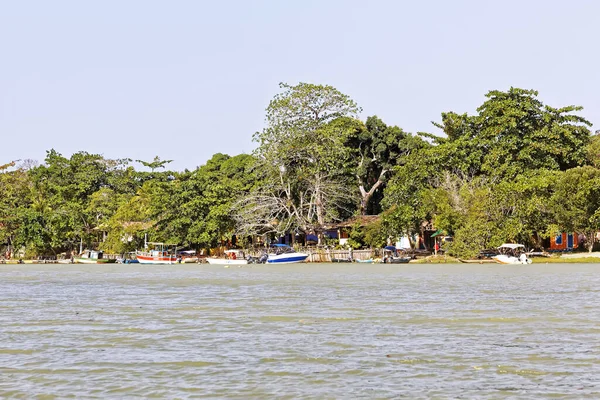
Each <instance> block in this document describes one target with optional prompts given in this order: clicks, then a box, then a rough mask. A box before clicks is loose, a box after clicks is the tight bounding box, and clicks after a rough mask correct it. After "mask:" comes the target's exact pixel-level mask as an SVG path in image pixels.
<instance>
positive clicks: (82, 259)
mask: <svg viewBox="0 0 600 400" xmlns="http://www.w3.org/2000/svg"><path fill="white" fill-rule="evenodd" d="M61 261H63V260H61ZM73 262H74V263H75V264H112V263H115V262H117V260H116V259H113V258H105V257H104V252H103V251H96V250H84V251H83V252H81V254H79V255H78V256H77V257H73Z"/></svg>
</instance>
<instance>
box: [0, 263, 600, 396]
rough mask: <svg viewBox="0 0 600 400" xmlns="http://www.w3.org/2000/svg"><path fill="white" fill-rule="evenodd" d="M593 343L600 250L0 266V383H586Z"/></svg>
mask: <svg viewBox="0 0 600 400" xmlns="http://www.w3.org/2000/svg"><path fill="white" fill-rule="evenodd" d="M599 357H600V265H589V264H587V265H584V264H572V265H559V264H550V265H539V264H535V265H527V266H499V265H489V264H485V265H412V264H411V265H392V266H388V265H364V264H361V265H356V264H355V265H340V264H336V265H329V264H296V265H287V266H267V265H251V266H250V265H249V266H244V267H243V268H238V267H231V268H223V267H220V266H208V265H173V266H140V265H135V264H130V265H108V266H101V265H98V266H96V265H85V266H77V265H2V266H0V376H2V379H1V380H0V397H11V396H12V397H17V398H19V397H20V398H32V397H34V396H42V397H43V396H44V395H48V396H57V397H65V396H69V395H72V396H74V397H78V398H80V397H85V398H94V397H96V398H107V397H108V398H123V397H144V398H147V397H166V398H196V397H205V396H206V397H218V396H223V397H228V398H265V397H269V398H272V397H289V398H302V397H305V398H314V397H329V398H342V397H345V398H348V397H352V398H356V397H363V398H390V397H400V396H402V395H404V396H406V397H408V398H436V397H437V398H448V397H449V398H460V397H462V398H505V397H513V398H524V397H525V398H539V397H550V396H564V397H571V398H582V397H589V398H598V397H600V384H599V382H600V379H599V378H598V377H599V376H600V363H599V361H598V360H599ZM50 398H51V397H50Z"/></svg>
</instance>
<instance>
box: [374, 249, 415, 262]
mask: <svg viewBox="0 0 600 400" xmlns="http://www.w3.org/2000/svg"><path fill="white" fill-rule="evenodd" d="M410 260H412V257H411V256H409V255H407V254H405V253H404V250H403V249H397V248H396V247H395V246H385V247H384V248H383V258H382V259H381V261H382V262H383V263H385V264H406V263H408V262H410Z"/></svg>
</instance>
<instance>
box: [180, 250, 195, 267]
mask: <svg viewBox="0 0 600 400" xmlns="http://www.w3.org/2000/svg"><path fill="white" fill-rule="evenodd" d="M177 256H178V257H179V260H178V262H180V263H183V264H191V263H197V262H199V257H198V255H197V253H196V251H195V250H182V251H178V252H177Z"/></svg>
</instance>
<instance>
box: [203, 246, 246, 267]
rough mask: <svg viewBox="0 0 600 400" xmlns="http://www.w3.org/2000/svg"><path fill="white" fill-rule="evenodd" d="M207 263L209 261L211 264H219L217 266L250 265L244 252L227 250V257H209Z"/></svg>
mask: <svg viewBox="0 0 600 400" xmlns="http://www.w3.org/2000/svg"><path fill="white" fill-rule="evenodd" d="M206 261H208V263H209V264H217V265H245V264H248V260H247V259H246V257H245V255H244V252H243V251H242V250H237V249H231V250H225V257H221V258H212V257H207V258H206Z"/></svg>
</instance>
